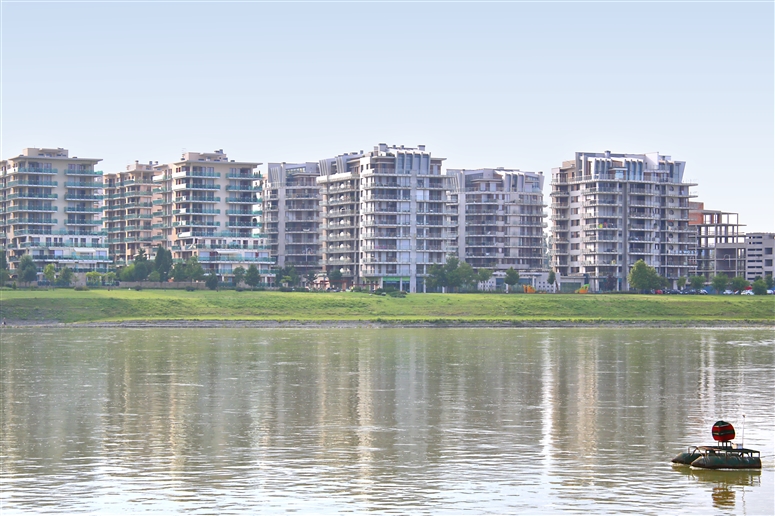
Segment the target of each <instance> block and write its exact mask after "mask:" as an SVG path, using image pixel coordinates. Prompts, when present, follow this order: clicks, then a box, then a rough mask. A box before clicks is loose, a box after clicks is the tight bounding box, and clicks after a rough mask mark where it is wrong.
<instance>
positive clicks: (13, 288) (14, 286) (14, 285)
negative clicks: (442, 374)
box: [11, 281, 16, 290]
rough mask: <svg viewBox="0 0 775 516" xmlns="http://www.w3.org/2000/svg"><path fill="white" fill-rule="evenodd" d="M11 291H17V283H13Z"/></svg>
mask: <svg viewBox="0 0 775 516" xmlns="http://www.w3.org/2000/svg"><path fill="white" fill-rule="evenodd" d="M11 289H12V290H16V282H15V281H14V282H13V285H11Z"/></svg>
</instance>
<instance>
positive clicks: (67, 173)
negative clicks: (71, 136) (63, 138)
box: [0, 148, 110, 272]
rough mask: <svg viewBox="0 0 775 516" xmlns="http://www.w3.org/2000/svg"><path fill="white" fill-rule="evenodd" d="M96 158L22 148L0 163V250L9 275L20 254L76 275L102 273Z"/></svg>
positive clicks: (105, 261) (105, 260)
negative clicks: (66, 269) (73, 272)
mask: <svg viewBox="0 0 775 516" xmlns="http://www.w3.org/2000/svg"><path fill="white" fill-rule="evenodd" d="M100 161H101V159H99V158H77V157H70V156H69V152H68V150H67V149H62V148H57V149H42V148H27V149H24V150H23V151H22V153H21V154H20V155H18V156H15V157H13V158H9V159H7V160H4V161H2V162H0V246H2V247H4V248H5V249H6V251H7V256H8V261H9V267H10V268H11V270H12V271H13V270H14V269H15V268H16V265H17V264H18V263H19V259H20V258H21V256H22V255H24V254H30V255H31V256H32V258H33V259H34V260H35V264H36V266H37V267H38V271H39V272H42V270H43V268H44V267H45V266H46V265H48V264H49V263H51V264H54V266H55V267H56V268H57V269H61V268H63V267H65V266H67V267H68V268H70V269H72V270H73V271H75V272H90V271H101V272H105V271H107V267H108V265H109V264H110V258H109V256H108V246H107V243H106V242H105V232H104V230H103V228H102V202H101V201H102V187H103V184H102V171H99V170H95V169H94V167H95V165H97V163H99V162H100Z"/></svg>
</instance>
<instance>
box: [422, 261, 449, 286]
mask: <svg viewBox="0 0 775 516" xmlns="http://www.w3.org/2000/svg"><path fill="white" fill-rule="evenodd" d="M425 285H426V286H427V287H428V288H429V289H430V290H436V289H439V288H444V287H446V286H447V274H446V272H445V270H444V266H443V265H441V264H438V263H434V264H433V265H431V266H430V267H428V278H427V279H426V280H425Z"/></svg>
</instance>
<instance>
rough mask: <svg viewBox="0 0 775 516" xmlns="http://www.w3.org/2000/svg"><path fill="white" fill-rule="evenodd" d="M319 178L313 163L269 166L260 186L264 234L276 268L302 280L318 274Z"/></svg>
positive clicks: (315, 165)
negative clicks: (290, 268)
mask: <svg viewBox="0 0 775 516" xmlns="http://www.w3.org/2000/svg"><path fill="white" fill-rule="evenodd" d="M319 175H320V172H319V168H318V164H317V163H299V164H289V163H270V164H269V166H268V172H267V177H266V179H265V181H264V183H263V186H264V192H263V195H264V204H263V215H264V231H265V233H266V237H267V244H268V245H269V248H270V250H271V256H272V258H273V259H274V260H275V261H276V263H277V266H278V267H287V266H293V267H294V268H295V269H296V270H297V271H298V273H299V274H300V275H302V276H306V275H307V274H309V273H314V272H316V271H318V270H320V241H319V239H318V231H319V226H320V187H319V186H318V184H317V182H316V179H317V177H318V176H319Z"/></svg>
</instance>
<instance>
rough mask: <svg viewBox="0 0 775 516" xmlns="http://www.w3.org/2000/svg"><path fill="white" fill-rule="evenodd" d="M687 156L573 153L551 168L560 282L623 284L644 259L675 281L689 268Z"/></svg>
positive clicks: (618, 287)
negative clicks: (561, 280) (685, 169)
mask: <svg viewBox="0 0 775 516" xmlns="http://www.w3.org/2000/svg"><path fill="white" fill-rule="evenodd" d="M684 168H685V162H683V161H676V160H673V159H672V158H671V157H670V156H663V155H660V154H658V153H648V154H616V153H612V152H609V151H606V152H602V153H594V152H577V153H576V157H575V159H574V160H571V161H566V162H563V164H562V166H561V167H559V168H555V169H553V171H552V192H551V196H552V206H551V207H552V216H551V218H552V237H553V240H554V242H553V246H554V249H553V255H554V257H553V267H554V268H555V269H556V271H557V272H559V273H560V274H561V275H562V276H563V287H564V288H565V287H566V286H570V285H572V284H573V280H574V279H575V280H576V283H577V284H589V285H590V288H591V289H592V290H628V289H629V285H628V282H627V276H628V274H629V271H630V269H631V268H632V266H633V264H634V263H635V262H636V261H638V260H643V261H644V262H645V263H646V264H647V265H649V266H651V267H654V268H655V269H656V270H657V272H658V273H659V274H660V275H661V276H664V277H665V278H667V279H668V280H670V281H671V282H672V283H673V285H675V284H676V280H677V279H678V278H679V277H686V276H688V275H689V274H691V273H693V271H694V269H695V262H694V252H693V245H694V239H695V230H694V228H690V227H689V198H690V197H691V195H690V193H689V187H690V186H693V185H692V184H691V183H688V182H685V181H684Z"/></svg>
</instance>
